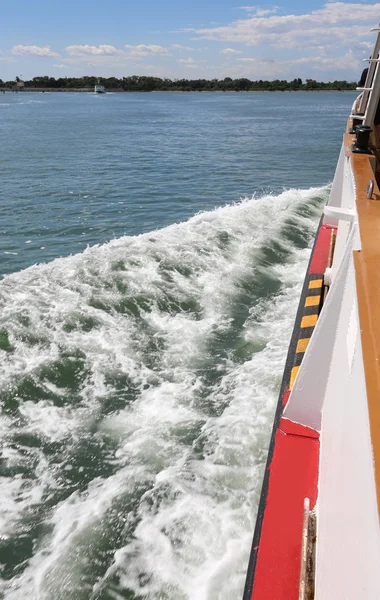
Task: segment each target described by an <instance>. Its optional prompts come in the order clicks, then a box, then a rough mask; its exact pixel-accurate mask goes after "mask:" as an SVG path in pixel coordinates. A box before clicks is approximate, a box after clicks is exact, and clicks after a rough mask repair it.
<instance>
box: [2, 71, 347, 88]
mask: <svg viewBox="0 0 380 600" xmlns="http://www.w3.org/2000/svg"><path fill="white" fill-rule="evenodd" d="M19 81H20V80H19V78H18V77H17V78H16V81H6V82H3V81H2V80H1V79H0V87H1V88H3V89H4V88H5V89H16V88H17V84H18V83H19ZM98 82H99V83H100V84H101V85H104V86H105V88H106V89H107V90H120V91H121V90H122V91H125V92H153V91H160V92H164V91H167V92H170V91H180V92H212V91H222V92H250V91H283V92H286V91H297V90H354V89H356V86H357V83H355V82H347V81H345V80H343V81H337V80H335V81H329V82H327V83H326V82H324V81H316V80H315V79H306V80H305V81H302V79H301V78H300V77H298V78H296V79H293V80H292V81H286V80H285V79H275V80H274V81H265V80H262V79H259V80H258V81H251V80H250V79H247V78H246V77H240V78H238V79H232V78H231V77H225V78H224V79H166V78H164V79H161V78H160V77H149V76H139V75H132V76H130V77H122V78H120V79H118V78H116V77H99V78H98V77H88V76H87V77H59V78H58V79H55V78H54V77H48V76H43V77H33V79H31V80H29V81H24V85H25V87H26V88H44V89H47V88H49V89H60V90H71V89H85V88H88V89H93V88H94V86H95V84H96V83H98Z"/></svg>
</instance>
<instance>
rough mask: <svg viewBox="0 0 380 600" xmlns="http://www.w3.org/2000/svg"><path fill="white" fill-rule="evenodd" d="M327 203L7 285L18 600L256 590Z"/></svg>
mask: <svg viewBox="0 0 380 600" xmlns="http://www.w3.org/2000/svg"><path fill="white" fill-rule="evenodd" d="M327 194H328V188H322V189H311V190H307V191H300V190H290V191H286V192H283V193H282V194H281V195H279V196H276V197H271V196H265V197H263V198H259V199H251V200H245V201H243V202H241V203H239V204H236V205H232V206H226V207H223V208H219V209H216V210H215V211H213V212H208V213H202V214H198V215H196V216H194V217H193V218H192V219H190V220H189V221H188V222H186V223H181V224H176V225H172V226H170V227H167V228H165V229H162V230H160V231H155V232H152V233H146V234H143V235H140V236H137V237H124V238H121V239H118V240H114V241H112V242H110V243H108V244H106V245H103V246H98V247H93V248H90V249H87V250H86V251H85V252H83V253H82V254H79V255H76V256H72V257H68V258H63V259H58V260H55V261H53V262H52V263H50V264H47V265H37V266H34V267H31V268H29V269H26V270H25V271H22V272H20V273H16V274H13V275H10V276H7V277H5V278H4V279H3V280H2V281H1V283H0V302H1V311H0V315H1V316H0V352H1V355H2V365H3V368H2V378H1V398H2V413H1V417H0V435H1V439H2V442H3V457H2V462H1V479H0V494H1V498H2V502H1V505H0V563H1V577H2V579H1V584H0V595H1V594H2V597H3V598H7V600H15V599H19V600H21V599H24V598H26V597H28V598H30V599H31V600H34V599H35V600H37V599H39V600H45V599H46V600H71V599H72V600H74V599H75V600H85V599H86V600H88V599H89V598H90V599H92V600H95V599H100V598H102V599H111V598H112V599H114V598H129V599H132V598H142V597H143V598H147V599H154V598H167V599H173V600H174V599H175V600H206V599H207V600H214V599H218V600H222V599H228V598H238V597H239V595H241V593H242V589H243V586H244V579H245V569H246V565H247V561H248V554H249V551H250V544H251V538H252V531H253V527H254V519H255V511H256V506H257V502H258V498H259V494H260V486H261V476H262V471H263V465H264V463H265V459H266V449H267V444H268V441H269V435H270V429H271V423H272V417H273V411H274V407H275V404H276V400H277V393H278V389H279V384H280V381H281V376H282V368H283V364H284V360H285V355H286V352H287V343H288V338H289V336H290V332H291V329H292V325H293V319H294V316H295V312H296V308H297V301H298V294H299V290H300V286H301V283H302V280H303V276H304V272H305V269H306V265H307V261H308V257H309V254H310V246H311V244H312V240H313V235H314V232H315V229H316V226H317V222H318V219H319V216H320V214H321V209H322V206H323V204H324V202H325V201H326V199H327Z"/></svg>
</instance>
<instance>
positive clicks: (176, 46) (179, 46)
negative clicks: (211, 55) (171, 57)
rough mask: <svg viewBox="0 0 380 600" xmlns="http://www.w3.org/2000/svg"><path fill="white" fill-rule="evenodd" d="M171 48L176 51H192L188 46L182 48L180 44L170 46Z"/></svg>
mask: <svg viewBox="0 0 380 600" xmlns="http://www.w3.org/2000/svg"><path fill="white" fill-rule="evenodd" d="M172 48H175V49H176V50H187V51H189V50H190V51H191V50H194V48H191V47H190V46H182V45H181V44H172Z"/></svg>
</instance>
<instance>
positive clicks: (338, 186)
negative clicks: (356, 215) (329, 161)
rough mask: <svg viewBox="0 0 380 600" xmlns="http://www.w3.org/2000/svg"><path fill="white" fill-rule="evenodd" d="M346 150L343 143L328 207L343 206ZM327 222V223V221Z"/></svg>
mask: <svg viewBox="0 0 380 600" xmlns="http://www.w3.org/2000/svg"><path fill="white" fill-rule="evenodd" d="M345 155H346V149H345V144H344V142H343V143H342V147H341V149H340V154H339V159H338V164H337V166H336V170H335V175H334V180H333V183H332V187H331V193H330V198H329V201H328V203H327V205H328V206H336V207H340V206H342V190H343V172H344V162H345ZM325 222H326V221H325ZM328 224H329V225H337V223H330V221H329V222H328Z"/></svg>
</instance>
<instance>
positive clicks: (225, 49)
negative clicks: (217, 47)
mask: <svg viewBox="0 0 380 600" xmlns="http://www.w3.org/2000/svg"><path fill="white" fill-rule="evenodd" d="M220 53H221V54H227V55H228V54H241V51H240V50H235V49H234V48H224V50H221V51H220Z"/></svg>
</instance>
